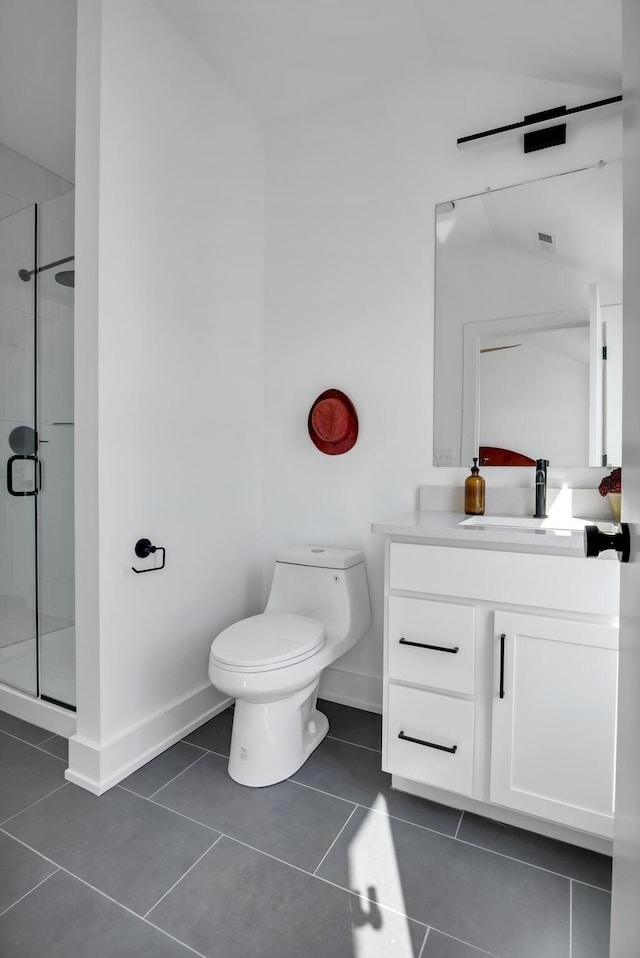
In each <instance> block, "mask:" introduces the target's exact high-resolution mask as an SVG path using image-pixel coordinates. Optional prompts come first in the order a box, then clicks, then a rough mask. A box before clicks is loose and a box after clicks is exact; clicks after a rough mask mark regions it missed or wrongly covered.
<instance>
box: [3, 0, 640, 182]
mask: <svg viewBox="0 0 640 958" xmlns="http://www.w3.org/2000/svg"><path fill="white" fill-rule="evenodd" d="M131 2H132V3H133V2H136V0H131ZM155 3H156V5H157V6H158V7H159V8H160V9H161V10H163V11H164V13H165V14H166V15H167V16H168V17H169V19H170V20H171V21H172V22H173V23H174V24H175V26H176V27H177V28H178V29H179V30H180V31H181V32H182V33H183V34H184V35H185V36H186V37H187V38H189V40H190V41H191V42H192V43H193V44H194V45H195V46H196V47H197V48H198V49H199V50H200V51H201V52H202V53H203V54H204V55H205V56H206V57H207V58H208V59H209V60H210V61H211V63H212V64H213V65H214V66H215V68H216V69H217V70H218V72H219V73H220V74H221V75H222V76H223V77H224V78H225V79H226V80H227V81H228V82H229V83H230V85H231V86H232V87H234V88H235V89H236V90H237V92H238V93H239V94H240V95H241V96H243V97H244V99H245V100H246V102H247V103H248V105H249V106H250V107H251V109H252V110H253V111H254V112H255V113H256V114H257V116H259V117H260V118H262V119H264V120H265V121H270V120H274V119H279V118H282V117H286V116H290V115H292V114H296V113H300V112H302V111H309V110H312V109H314V108H315V107H317V106H318V105H321V104H322V103H324V102H327V101H328V100H332V99H335V98H336V97H340V96H344V95H349V94H351V93H357V92H360V91H364V90H366V89H369V88H372V87H376V86H378V87H379V86H381V85H384V84H385V83H388V82H394V81H395V80H397V79H401V78H402V77H403V76H404V75H407V74H409V73H411V72H412V71H415V70H417V69H421V68H423V67H424V65H425V64H429V63H432V62H434V61H443V60H444V61H447V62H450V63H459V64H461V65H465V66H472V67H476V68H479V69H487V70H497V71H501V72H507V73H520V74H524V75H528V76H532V77H539V78H542V79H550V80H555V81H559V82H566V83H570V84H572V85H579V86H586V87H593V88H594V89H596V90H598V91H608V90H611V91H612V92H619V90H620V77H621V0H535V2H533V0H491V2H490V3H479V2H478V0H155ZM75 21H76V0H0V142H4V143H6V144H7V145H8V146H10V147H12V148H13V149H15V150H18V151H19V152H22V153H25V154H26V155H27V156H29V157H31V159H34V160H35V161H36V162H38V163H41V164H42V165H43V166H46V167H48V168H49V169H52V170H53V171H54V172H56V173H59V174H60V175H62V176H64V177H65V178H67V179H73V151H74V146H73V139H74V118H75Z"/></svg>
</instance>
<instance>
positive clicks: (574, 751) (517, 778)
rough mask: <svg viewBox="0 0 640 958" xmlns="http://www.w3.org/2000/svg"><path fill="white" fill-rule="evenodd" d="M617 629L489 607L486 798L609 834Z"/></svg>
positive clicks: (610, 824)
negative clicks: (491, 658) (492, 650)
mask: <svg viewBox="0 0 640 958" xmlns="http://www.w3.org/2000/svg"><path fill="white" fill-rule="evenodd" d="M617 642H618V629H617V628H614V627H613V626H606V625H600V624H597V623H592V622H576V621H574V620H569V619H553V618H546V617H543V616H537V615H520V614H516V613H511V612H496V614H495V643H496V658H495V666H496V667H495V684H494V693H493V725H492V750H491V801H492V802H495V803H497V804H499V805H505V806H507V807H509V808H515V809H518V810H519V811H522V812H527V813H529V814H531V815H536V816H538V817H540V818H546V819H548V820H550V821H555V822H559V823H561V824H563V825H569V826H571V827H573V828H578V829H581V830H583V831H589V832H593V833H595V834H598V835H603V836H605V837H608V838H610V837H612V834H613V801H614V764H615V737H616V696H617V664H618V653H617Z"/></svg>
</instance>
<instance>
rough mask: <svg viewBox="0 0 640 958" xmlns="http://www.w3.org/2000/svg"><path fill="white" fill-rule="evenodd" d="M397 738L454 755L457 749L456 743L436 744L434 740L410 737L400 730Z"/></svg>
mask: <svg viewBox="0 0 640 958" xmlns="http://www.w3.org/2000/svg"><path fill="white" fill-rule="evenodd" d="M398 738H401V739H402V741H403V742H415V744H416V745H426V746H427V748H437V749H438V751H439V752H451V754H452V755H455V754H456V752H457V751H458V746H457V745H452V746H448V745H437V744H436V743H435V742H425V741H424V740H423V739H421V738H411V736H410V735H405V734H404V732H400V734H399V735H398Z"/></svg>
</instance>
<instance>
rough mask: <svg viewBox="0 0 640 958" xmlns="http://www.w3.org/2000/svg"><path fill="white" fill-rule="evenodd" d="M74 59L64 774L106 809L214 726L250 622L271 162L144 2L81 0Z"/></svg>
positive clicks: (235, 104)
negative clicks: (122, 789) (73, 694)
mask: <svg viewBox="0 0 640 958" xmlns="http://www.w3.org/2000/svg"><path fill="white" fill-rule="evenodd" d="M78 55H79V56H78V134H77V141H78V149H77V157H76V172H77V203H78V219H77V223H76V237H77V261H76V262H77V276H78V281H77V285H76V316H77V326H78V329H77V335H76V369H75V373H76V396H75V402H76V410H77V417H78V418H77V421H76V422H77V427H76V437H77V444H76V489H77V495H76V530H77V532H76V554H77V586H78V602H77V636H78V653H77V662H78V670H79V674H78V733H77V735H76V737H75V738H74V739H72V741H71V750H70V769H69V772H68V776H69V778H70V779H71V780H72V781H76V782H78V783H80V784H83V785H85V786H86V787H88V788H90V789H92V790H94V791H101V790H103V789H104V788H106V787H108V786H109V785H110V784H113V782H115V781H117V780H118V779H119V778H121V777H122V776H123V775H124V774H126V773H127V772H128V771H129V770H131V768H133V767H135V766H136V765H138V764H140V763H141V762H142V761H144V760H146V759H147V758H149V757H151V756H152V755H153V754H155V753H157V752H158V751H160V750H161V749H162V748H163V747H166V745H168V744H171V742H172V741H175V740H176V738H179V737H181V736H182V735H183V734H184V733H185V731H186V730H187V729H188V728H190V727H193V726H194V725H197V724H200V723H201V722H202V721H204V720H205V719H206V718H207V717H208V716H209V714H211V711H212V710H213V709H215V708H216V706H217V705H218V703H219V702H220V701H221V696H220V695H219V694H218V693H216V692H215V690H214V689H213V688H212V687H211V686H210V683H209V680H208V676H207V663H208V651H209V647H210V644H211V640H212V638H213V636H214V635H215V634H216V632H217V631H218V630H220V629H221V628H223V627H225V626H226V625H228V624H230V623H231V622H232V621H234V620H235V619H237V618H240V617H242V616H244V615H247V614H248V613H249V612H252V611H254V610H255V608H256V606H257V601H258V591H259V587H258V581H259V570H258V568H257V558H256V552H257V550H256V540H257V531H258V527H259V490H260V485H261V445H260V436H261V429H262V368H261V366H262V324H263V314H262V294H263V165H264V157H263V136H262V131H261V128H260V126H259V124H258V123H256V121H255V120H254V119H253V118H252V116H251V115H250V114H249V113H248V112H247V111H246V110H245V108H244V107H243V105H242V104H241V103H240V101H239V100H238V99H237V98H236V97H235V96H234V94H233V93H232V92H231V91H230V90H229V89H228V88H227V86H226V85H225V84H224V83H223V82H222V81H221V80H220V78H219V77H218V76H217V74H216V73H215V71H214V70H213V69H212V67H211V66H210V65H209V64H208V63H207V62H206V61H205V60H204V59H202V58H201V57H200V55H199V54H197V53H196V52H195V50H194V49H193V47H191V46H190V45H189V44H188V43H187V42H186V41H185V40H184V39H183V38H182V37H181V36H180V35H179V34H178V33H177V32H176V31H175V29H174V28H173V27H172V26H171V25H170V24H169V22H168V21H167V20H166V19H165V17H164V16H163V15H162V14H161V13H160V12H159V11H158V9H157V8H156V6H155V5H154V4H153V3H152V2H150V0H139V2H136V3H135V4H131V3H129V2H127V0H81V3H80V6H79V43H78ZM141 536H147V537H149V538H151V539H152V541H153V542H154V543H156V544H157V545H160V546H164V547H166V549H167V562H166V569H165V570H163V571H162V572H156V573H152V574H147V575H135V574H134V573H133V572H132V571H131V566H132V565H134V564H137V565H147V566H148V565H150V564H151V563H150V562H149V561H148V560H147V561H146V562H144V563H140V562H139V561H136V557H135V556H134V552H133V547H134V544H135V542H136V540H137V539H138V538H139V537H141Z"/></svg>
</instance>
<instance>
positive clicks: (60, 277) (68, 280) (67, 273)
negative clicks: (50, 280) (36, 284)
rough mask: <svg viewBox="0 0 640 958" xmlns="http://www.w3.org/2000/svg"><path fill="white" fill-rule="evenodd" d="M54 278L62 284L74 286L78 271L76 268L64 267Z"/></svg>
mask: <svg viewBox="0 0 640 958" xmlns="http://www.w3.org/2000/svg"><path fill="white" fill-rule="evenodd" d="M54 279H55V281H56V283H60V285H61V286H71V287H72V288H73V287H74V286H75V285H76V271H75V269H63V270H62V271H61V272H60V273H56V274H55V276H54Z"/></svg>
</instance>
